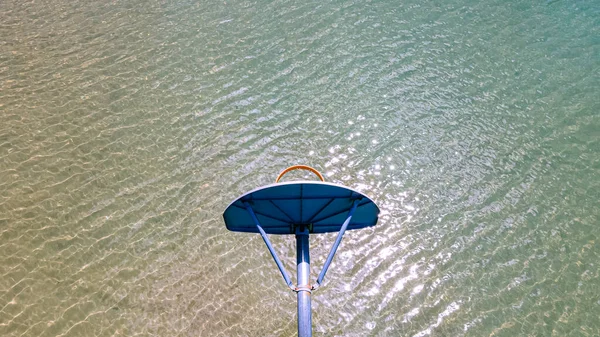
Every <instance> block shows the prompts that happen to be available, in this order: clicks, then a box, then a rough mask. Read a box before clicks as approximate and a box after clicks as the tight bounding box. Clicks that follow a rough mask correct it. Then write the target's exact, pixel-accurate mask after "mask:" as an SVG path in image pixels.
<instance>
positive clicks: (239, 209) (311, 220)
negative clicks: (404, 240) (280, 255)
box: [223, 181, 379, 234]
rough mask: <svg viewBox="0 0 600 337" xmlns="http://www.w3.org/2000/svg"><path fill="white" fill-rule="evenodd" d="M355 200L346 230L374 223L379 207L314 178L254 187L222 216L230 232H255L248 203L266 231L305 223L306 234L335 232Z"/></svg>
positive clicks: (280, 230)
mask: <svg viewBox="0 0 600 337" xmlns="http://www.w3.org/2000/svg"><path fill="white" fill-rule="evenodd" d="M355 200H359V203H358V206H357V208H356V211H355V213H354V215H353V217H352V219H351V222H350V224H349V225H348V229H349V230H351V229H359V228H364V227H369V226H374V225H375V224H376V223H377V219H378V215H379V208H378V207H377V205H376V204H375V203H374V202H373V201H372V200H371V199H369V198H368V197H367V196H365V195H364V194H362V193H360V192H358V191H355V190H353V189H350V188H348V187H345V186H341V185H337V184H331V183H325V182H315V181H292V182H284V183H276V184H272V185H267V186H263V187H260V188H257V189H255V190H253V191H250V192H248V193H246V194H244V195H242V196H240V197H239V198H237V199H236V200H235V201H234V202H232V203H231V204H230V205H229V206H228V207H227V209H226V210H225V212H224V213H223V218H224V220H225V225H226V226H227V229H229V230H230V231H234V232H246V233H259V231H258V228H257V227H256V224H255V223H254V221H253V219H252V216H251V215H250V213H249V212H248V211H247V209H246V205H249V206H251V207H252V210H253V211H254V214H256V217H257V219H258V221H259V222H260V224H261V227H262V228H263V229H264V231H265V232H266V233H267V234H294V233H295V232H296V228H297V227H298V226H305V227H306V228H308V229H309V232H310V233H327V232H337V231H339V230H340V228H341V226H342V224H343V222H344V221H345V220H346V218H347V216H348V212H349V211H350V209H351V208H352V204H353V203H354V201H355Z"/></svg>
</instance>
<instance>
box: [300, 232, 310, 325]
mask: <svg viewBox="0 0 600 337" xmlns="http://www.w3.org/2000/svg"><path fill="white" fill-rule="evenodd" d="M302 227H304V226H302ZM296 254H297V257H296V268H297V272H298V286H297V287H296V291H297V292H298V337H311V336H312V315H311V308H310V296H311V286H310V254H309V245H308V228H299V229H297V230H296Z"/></svg>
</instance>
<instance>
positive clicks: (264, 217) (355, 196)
mask: <svg viewBox="0 0 600 337" xmlns="http://www.w3.org/2000/svg"><path fill="white" fill-rule="evenodd" d="M300 166H302V165H300ZM300 166H298V165H296V166H293V167H291V168H288V169H286V170H284V172H282V174H281V175H283V174H285V173H286V172H287V171H289V170H291V169H298V168H301V169H306V168H305V167H304V166H302V167H300ZM310 171H313V173H314V172H316V173H315V174H317V175H318V176H319V178H320V179H321V180H322V179H323V178H322V176H321V175H320V174H318V172H317V171H316V170H314V169H312V168H311V170H310ZM281 175H280V176H279V177H278V178H277V180H279V178H281ZM378 215H379V208H378V207H377V205H376V204H375V203H374V202H373V201H372V200H371V199H369V198H368V197H367V196H365V195H364V194H362V193H360V192H358V191H355V190H352V189H350V188H348V187H345V186H341V185H336V184H331V183H325V182H311V181H295V182H287V183H277V184H274V185H268V186H263V187H261V188H258V189H255V190H252V191H250V192H248V193H246V194H244V195H242V196H240V197H239V198H237V199H236V200H234V201H233V202H232V203H231V204H229V206H228V207H227V209H226V210H225V212H224V213H223V219H224V220H225V225H226V227H227V229H229V230H230V231H234V232H243V233H258V234H260V235H261V237H262V239H263V241H264V242H265V244H266V245H267V248H268V249H269V252H270V253H271V256H272V257H273V260H274V261H275V264H276V265H277V268H279V271H280V272H281V276H283V279H284V281H285V283H286V285H287V286H288V287H289V288H290V289H292V290H293V291H294V292H296V296H297V300H298V337H311V336H312V312H311V296H312V292H313V290H316V289H317V288H318V287H319V286H321V284H322V283H323V279H324V278H325V274H326V273H327V270H328V268H329V266H330V264H331V262H332V260H333V257H334V256H335V253H336V251H337V249H338V247H339V245H340V243H341V241H342V237H343V235H344V233H345V232H346V230H354V229H360V228H364V227H370V226H375V225H376V224H377V220H378ZM328 232H338V235H337V238H336V240H335V242H334V243H333V246H332V247H331V250H330V252H329V255H328V256H327V259H326V261H325V264H324V265H323V269H321V272H320V273H319V276H318V278H317V280H316V282H315V284H314V285H311V283H310V252H309V250H310V249H309V248H310V247H309V235H310V234H318V233H328ZM267 234H275V235H277V234H283V235H285V234H294V235H295V236H296V272H297V286H294V285H293V283H292V281H291V278H290V276H289V274H288V273H287V271H286V270H285V268H284V266H283V263H282V262H281V260H280V259H279V257H278V256H277V253H276V252H275V249H274V248H273V245H272V244H271V241H270V240H269V237H268V235H267Z"/></svg>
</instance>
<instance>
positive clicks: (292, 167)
mask: <svg viewBox="0 0 600 337" xmlns="http://www.w3.org/2000/svg"><path fill="white" fill-rule="evenodd" d="M294 170H306V171H310V172H312V173H314V174H315V175H316V176H317V177H319V179H321V181H325V179H323V175H321V173H320V172H319V171H317V170H316V169H314V168H312V167H310V166H308V165H293V166H290V167H288V168H286V169H285V170H283V171H281V173H279V175H278V176H277V179H275V182H276V183H278V182H279V179H281V177H283V176H284V175H285V174H286V173H288V172H290V171H294Z"/></svg>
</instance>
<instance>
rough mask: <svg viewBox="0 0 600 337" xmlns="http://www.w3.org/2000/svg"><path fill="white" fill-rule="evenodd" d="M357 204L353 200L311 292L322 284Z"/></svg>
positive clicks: (357, 202)
mask: <svg viewBox="0 0 600 337" xmlns="http://www.w3.org/2000/svg"><path fill="white" fill-rule="evenodd" d="M359 202H360V199H355V200H354V203H353V204H352V208H351V209H350V212H348V217H347V218H346V221H344V224H343V225H342V228H341V229H340V231H339V233H338V235H337V237H336V238H335V242H334V243H333V246H332V247H331V251H330V252H329V255H327V260H325V264H324V265H323V269H322V270H321V272H320V273H319V277H318V278H317V282H316V283H315V285H314V286H313V287H312V288H313V290H314V289H317V288H318V287H319V286H320V285H321V283H322V282H323V279H324V278H325V274H326V273H327V269H329V265H330V264H331V261H332V260H333V256H334V255H335V252H336V251H337V249H338V247H339V245H340V242H342V237H343V236H344V232H346V229H348V225H349V224H350V220H352V216H353V215H354V211H356V207H358V204H359Z"/></svg>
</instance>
